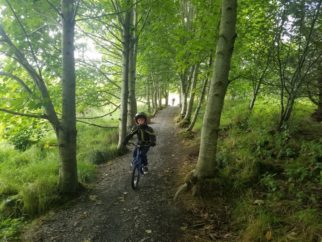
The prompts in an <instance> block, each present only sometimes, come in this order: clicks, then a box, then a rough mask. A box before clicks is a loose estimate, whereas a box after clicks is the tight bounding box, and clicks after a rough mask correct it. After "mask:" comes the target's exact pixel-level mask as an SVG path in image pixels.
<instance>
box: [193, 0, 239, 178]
mask: <svg viewBox="0 0 322 242" xmlns="http://www.w3.org/2000/svg"><path fill="white" fill-rule="evenodd" d="M236 14H237V1H236V0H222V14H221V20H220V29H219V38H218V41H217V47H216V59H215V62H214V66H213V75H212V78H211V82H210V89H209V96H208V99H207V104H206V111H205V115H204V119H203V128H202V131H201V142H200V152H199V157H198V162H197V165H196V170H195V173H194V176H195V177H197V180H199V179H201V180H202V179H204V178H210V177H215V176H216V174H217V170H218V165H217V162H216V155H217V153H216V152H217V140H218V132H219V127H220V117H221V113H222V109H223V105H224V98H225V95H226V90H227V86H228V76H229V70H230V62H231V56H232V53H233V48H234V41H235V37H236V32H235V28H236Z"/></svg>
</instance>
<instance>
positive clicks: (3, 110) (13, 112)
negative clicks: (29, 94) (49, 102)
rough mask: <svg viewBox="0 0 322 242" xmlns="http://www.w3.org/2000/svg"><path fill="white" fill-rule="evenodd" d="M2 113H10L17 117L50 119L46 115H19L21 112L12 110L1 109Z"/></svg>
mask: <svg viewBox="0 0 322 242" xmlns="http://www.w3.org/2000/svg"><path fill="white" fill-rule="evenodd" d="M0 111H1V112H5V113H10V114H12V115H16V116H24V117H30V118H42V119H48V117H47V116H46V115H44V114H31V113H19V112H15V111H12V110H8V109H5V108H0Z"/></svg>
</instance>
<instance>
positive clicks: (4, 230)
mask: <svg viewBox="0 0 322 242" xmlns="http://www.w3.org/2000/svg"><path fill="white" fill-rule="evenodd" d="M78 130H79V132H78V145H77V146H78V148H77V149H78V153H77V160H78V167H77V168H78V171H77V172H78V179H79V182H80V183H81V186H83V187H87V186H90V184H91V183H92V182H94V181H95V179H96V165H97V164H101V163H103V162H106V161H108V160H111V159H113V158H114V157H116V156H117V155H118V150H117V139H118V133H117V129H116V128H109V129H103V130H102V129H98V128H96V127H91V126H87V125H83V124H80V125H79V126H78ZM22 132H23V130H22ZM16 136H17V137H20V138H19V139H16V141H17V142H18V144H19V145H21V144H24V146H23V147H27V148H26V149H25V150H21V149H20V150H19V149H17V147H15V143H14V142H13V143H12V144H9V143H7V142H2V143H1V147H0V238H3V239H5V240H6V239H14V238H15V237H16V236H18V233H19V230H20V228H21V226H23V224H24V223H25V222H27V221H29V219H32V218H35V217H36V216H39V215H41V214H44V213H45V212H47V211H48V210H49V209H52V208H53V207H56V206H59V205H61V204H63V203H64V202H65V200H64V199H62V197H61V196H60V195H59V193H58V180H59V179H58V175H59V174H58V173H59V163H58V160H59V156H58V150H57V143H56V138H55V135H54V134H53V133H52V134H51V135H46V136H45V137H43V138H41V139H40V140H38V141H37V142H35V143H34V142H33V141H30V140H29V139H28V137H26V139H22V136H19V133H18V134H17V135H16ZM28 142H32V143H33V144H31V145H29V144H28Z"/></svg>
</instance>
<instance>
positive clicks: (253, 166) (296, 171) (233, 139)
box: [194, 97, 322, 241]
mask: <svg viewBox="0 0 322 242" xmlns="http://www.w3.org/2000/svg"><path fill="white" fill-rule="evenodd" d="M314 108H315V107H314V106H313V105H312V104H311V103H310V102H308V101H307V100H305V99H303V100H299V101H298V102H297V103H296V105H295V106H294V111H293V114H292V116H291V119H290V121H289V123H288V125H287V129H285V130H282V131H278V130H277V126H278V122H279V115H280V110H279V103H278V101H277V100H275V99H274V98H271V97H261V98H259V99H258V100H257V103H256V106H255V108H254V110H253V111H252V112H251V113H250V112H249V110H248V101H247V100H246V99H243V100H241V99H238V100H236V99H235V100H233V99H227V100H226V101H225V106H224V110H223V113H222V119H221V129H220V139H219V142H218V153H217V162H218V163H219V165H220V167H221V169H220V172H221V174H220V177H223V178H224V179H227V180H228V181H229V183H230V184H233V186H232V187H231V188H230V189H231V191H230V192H229V193H227V194H234V196H232V197H230V201H231V202H232V207H233V213H232V216H231V223H232V224H233V225H234V228H235V232H236V233H237V234H239V236H238V241H319V240H321V238H322V226H321V221H322V211H321V206H320V204H321V201H322V194H321V187H322V138H321V134H322V124H321V123H317V122H315V121H314V120H312V119H311V118H310V114H311V113H313V110H314ZM202 119H203V117H202V115H201V116H200V117H199V119H198V121H197V123H196V125H195V128H194V130H195V131H196V132H198V131H200V130H201V126H202ZM229 196H230V195H229Z"/></svg>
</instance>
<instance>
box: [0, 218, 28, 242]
mask: <svg viewBox="0 0 322 242" xmlns="http://www.w3.org/2000/svg"><path fill="white" fill-rule="evenodd" d="M22 225H23V220H22V219H17V218H14V219H12V218H1V217H0V238H1V239H2V240H3V241H7V239H11V240H18V239H19V238H18V233H17V231H18V230H19V229H20V227H21V226H22Z"/></svg>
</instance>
